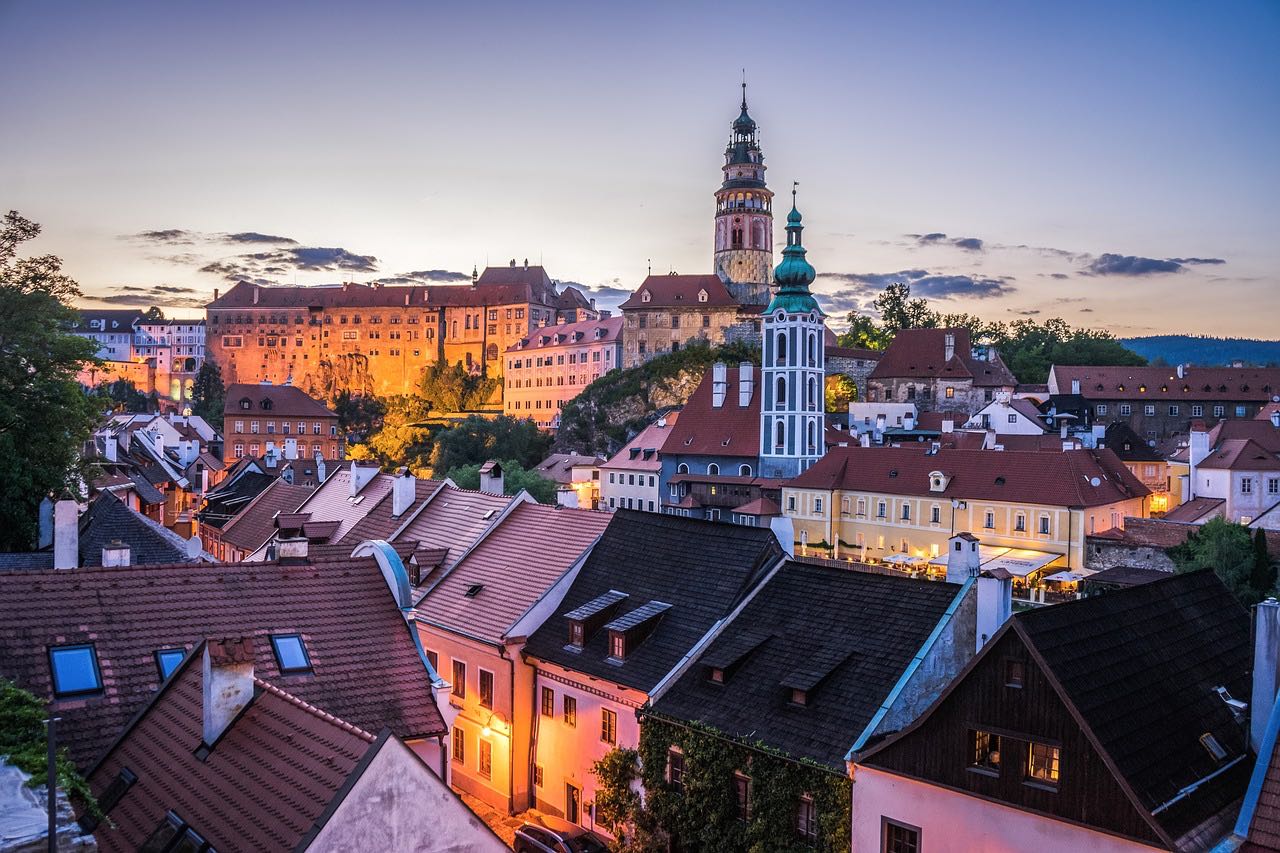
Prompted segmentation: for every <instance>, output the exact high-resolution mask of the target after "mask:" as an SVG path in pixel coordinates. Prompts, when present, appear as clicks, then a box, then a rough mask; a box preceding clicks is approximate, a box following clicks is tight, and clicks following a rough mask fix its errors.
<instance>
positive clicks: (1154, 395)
mask: <svg viewBox="0 0 1280 853" xmlns="http://www.w3.org/2000/svg"><path fill="white" fill-rule="evenodd" d="M1049 378H1050V383H1051V386H1052V387H1053V388H1055V389H1056V391H1057V393H1059V394H1069V393H1071V383H1072V381H1073V380H1079V381H1080V396H1082V397H1084V398H1085V399H1086V400H1137V401H1144V402H1145V401H1156V402H1158V401H1160V400H1172V401H1175V402H1176V401H1179V400H1253V401H1257V402H1260V403H1265V402H1268V401H1270V400H1271V398H1272V396H1273V395H1275V394H1277V393H1280V368H1274V367H1248V368H1239V367H1191V368H1187V370H1186V371H1185V373H1184V374H1183V377H1182V378H1181V379H1179V378H1178V374H1177V371H1176V369H1175V368H1172V367H1076V366H1070V365H1057V364H1055V365H1054V366H1053V370H1052V371H1051V372H1050V376H1049Z"/></svg>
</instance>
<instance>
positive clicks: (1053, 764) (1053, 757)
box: [1027, 741, 1058, 786]
mask: <svg viewBox="0 0 1280 853" xmlns="http://www.w3.org/2000/svg"><path fill="white" fill-rule="evenodd" d="M1027 780H1028V781H1033V782H1043V783H1045V784H1048V785H1054V786H1056V785H1057V784H1058V747H1056V746H1049V745H1048V744H1047V743H1036V742H1035V741H1032V742H1031V743H1029V744H1028V745H1027Z"/></svg>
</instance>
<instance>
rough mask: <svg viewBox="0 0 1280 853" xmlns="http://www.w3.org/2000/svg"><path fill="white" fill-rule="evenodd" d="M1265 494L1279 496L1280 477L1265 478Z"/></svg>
mask: <svg viewBox="0 0 1280 853" xmlns="http://www.w3.org/2000/svg"><path fill="white" fill-rule="evenodd" d="M1267 494H1269V495H1280V477H1269V478H1267Z"/></svg>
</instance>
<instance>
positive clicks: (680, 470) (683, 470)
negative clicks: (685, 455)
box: [676, 462, 689, 474]
mask: <svg viewBox="0 0 1280 853" xmlns="http://www.w3.org/2000/svg"><path fill="white" fill-rule="evenodd" d="M676 473H677V474H688V473H689V466H688V465H686V464H685V463H683V462H681V463H680V464H679V465H677V466H676Z"/></svg>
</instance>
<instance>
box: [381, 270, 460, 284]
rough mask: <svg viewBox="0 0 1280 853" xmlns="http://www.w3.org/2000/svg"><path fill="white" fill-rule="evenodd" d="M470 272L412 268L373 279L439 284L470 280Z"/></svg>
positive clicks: (384, 282) (403, 282) (398, 282)
mask: <svg viewBox="0 0 1280 853" xmlns="http://www.w3.org/2000/svg"><path fill="white" fill-rule="evenodd" d="M470 280H471V274H470V273H465V272H453V271H452V270H414V271H412V272H402V273H397V274H396V275H391V276H387V277H386V278H379V279H375V280H374V281H375V282H376V283H377V284H439V283H440V282H457V281H470Z"/></svg>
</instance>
